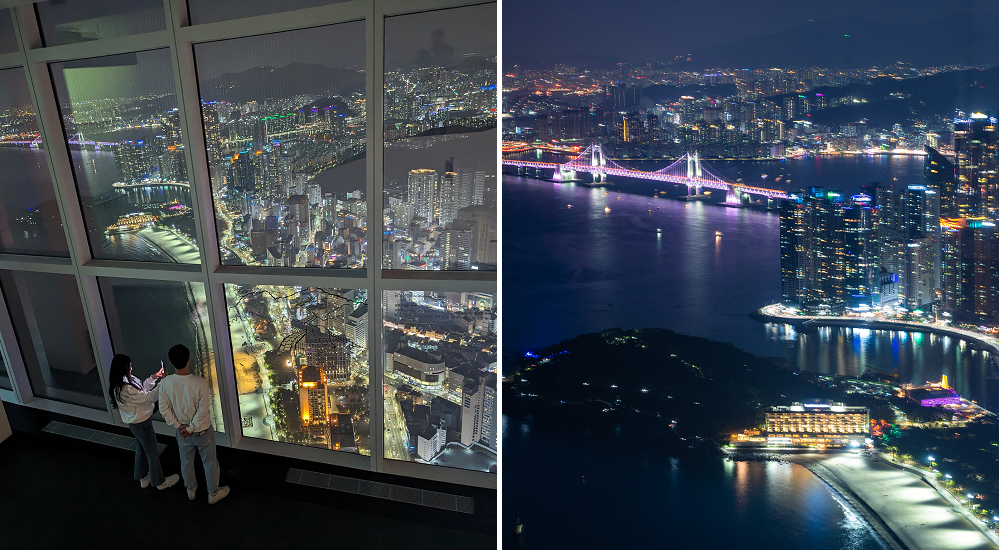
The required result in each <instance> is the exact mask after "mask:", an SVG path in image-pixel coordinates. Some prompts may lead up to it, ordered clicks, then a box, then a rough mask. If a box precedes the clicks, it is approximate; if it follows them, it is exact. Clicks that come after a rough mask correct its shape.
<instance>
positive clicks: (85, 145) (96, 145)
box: [0, 133, 116, 151]
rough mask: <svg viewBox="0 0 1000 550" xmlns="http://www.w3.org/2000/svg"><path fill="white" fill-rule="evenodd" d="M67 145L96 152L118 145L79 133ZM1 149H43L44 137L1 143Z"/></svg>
mask: <svg viewBox="0 0 1000 550" xmlns="http://www.w3.org/2000/svg"><path fill="white" fill-rule="evenodd" d="M66 143H68V144H69V145H70V146H72V147H78V148H80V149H93V150H95V151H96V150H100V149H101V148H102V147H110V146H112V145H116V144H115V143H111V142H108V141H94V140H92V139H87V138H85V137H83V134H82V133H77V134H76V135H73V136H70V138H69V139H68V140H67V141H66ZM0 147H30V148H33V149H37V148H41V147H42V137H41V136H38V137H36V138H35V139H33V140H30V141H25V140H19V141H15V140H8V141H0Z"/></svg>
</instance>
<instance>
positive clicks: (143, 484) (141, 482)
mask: <svg viewBox="0 0 1000 550" xmlns="http://www.w3.org/2000/svg"><path fill="white" fill-rule="evenodd" d="M139 487H142V488H143V489H145V488H146V487H149V474H146V477H144V478H142V479H140V480H139Z"/></svg>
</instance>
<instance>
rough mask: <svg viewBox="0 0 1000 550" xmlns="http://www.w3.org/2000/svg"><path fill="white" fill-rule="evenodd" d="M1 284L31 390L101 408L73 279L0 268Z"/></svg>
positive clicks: (101, 397)
mask: <svg viewBox="0 0 1000 550" xmlns="http://www.w3.org/2000/svg"><path fill="white" fill-rule="evenodd" d="M0 289H2V290H3V295H4V300H5V301H6V302H7V310H8V312H9V313H10V319H11V322H12V323H13V325H14V332H15V334H16V335H17V344H18V346H19V347H20V349H21V356H22V358H23V359H24V365H25V368H26V369H27V371H28V380H29V381H30V382H31V390H32V392H33V393H34V395H35V396H36V397H45V398H48V399H53V400H56V401H64V402H67V403H74V404H76V405H83V406H86V407H92V408H95V409H104V408H105V403H104V392H103V390H102V389H101V378H100V373H99V372H98V371H97V361H96V359H95V358H94V352H93V349H92V348H91V345H90V330H89V329H88V328H87V320H86V317H84V312H83V303H82V301H81V300H80V292H79V289H78V287H77V284H76V279H75V278H74V277H73V276H72V275H59V274H54V273H29V272H25V271H7V270H0ZM7 349H8V350H10V349H11V347H10V346H7Z"/></svg>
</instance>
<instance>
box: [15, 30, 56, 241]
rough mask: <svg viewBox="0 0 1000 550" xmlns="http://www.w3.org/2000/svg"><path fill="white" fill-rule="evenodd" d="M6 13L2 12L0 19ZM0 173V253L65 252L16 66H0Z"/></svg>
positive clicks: (35, 126) (28, 100)
mask: <svg viewBox="0 0 1000 550" xmlns="http://www.w3.org/2000/svg"><path fill="white" fill-rule="evenodd" d="M8 15H9V14H7V13H3V12H0V20H3V18H4V17H5V16H8ZM0 27H2V25H0ZM2 32H3V31H2V29H0V34H2ZM0 173H2V174H3V177H2V178H0V252H2V253H7V254H36V255H44V256H63V257H68V256H69V249H68V248H67V247H66V235H65V233H63V227H62V220H61V219H60V217H59V207H58V205H57V204H56V197H55V190H54V188H53V186H52V178H51V177H50V175H49V165H48V161H47V160H46V159H45V150H44V148H43V147H42V139H41V137H40V135H39V133H38V121H37V119H36V118H35V109H34V107H32V104H31V94H30V93H29V91H28V81H27V78H26V77H25V75H24V69H23V68H20V67H17V68H14V69H6V70H2V71H0Z"/></svg>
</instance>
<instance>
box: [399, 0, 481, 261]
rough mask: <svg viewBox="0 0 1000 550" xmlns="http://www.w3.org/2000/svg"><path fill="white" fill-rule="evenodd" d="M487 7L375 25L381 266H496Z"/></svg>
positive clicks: (404, 16) (401, 17)
mask: <svg viewBox="0 0 1000 550" xmlns="http://www.w3.org/2000/svg"><path fill="white" fill-rule="evenodd" d="M496 35H497V29H496V4H484V5H481V6H471V7H466V8H457V9H449V10H439V11H433V12H428V13H419V14H414V15H403V16H398V17H389V18H386V21H385V156H384V162H383V178H384V187H385V194H384V200H383V208H384V213H383V214H384V218H385V220H386V222H385V223H386V226H385V240H384V243H383V250H382V268H383V269H431V270H440V269H447V270H456V269H488V270H496V265H497V230H496V227H497V206H496V205H497V202H496V196H497V195H496V189H497V178H496V155H497V153H496V149H497V147H496V138H497V134H496V132H497V130H496V121H497V117H496V104H497V87H496V82H497V66H496V53H497V50H496V48H497V46H496Z"/></svg>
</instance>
